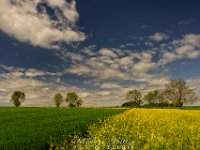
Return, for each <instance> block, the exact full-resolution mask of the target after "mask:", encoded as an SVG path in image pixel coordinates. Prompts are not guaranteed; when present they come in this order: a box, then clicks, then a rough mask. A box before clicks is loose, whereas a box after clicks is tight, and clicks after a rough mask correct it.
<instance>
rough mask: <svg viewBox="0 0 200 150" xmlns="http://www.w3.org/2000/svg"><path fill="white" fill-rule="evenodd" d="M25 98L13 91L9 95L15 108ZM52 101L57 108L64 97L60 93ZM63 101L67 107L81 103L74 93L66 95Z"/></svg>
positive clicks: (22, 94)
mask: <svg viewBox="0 0 200 150" xmlns="http://www.w3.org/2000/svg"><path fill="white" fill-rule="evenodd" d="M25 98H26V96H25V93H24V92H21V91H14V92H13V94H12V95H11V102H12V103H13V104H14V105H15V106H16V107H19V106H20V105H21V104H22V103H23V102H24V101H25ZM53 101H54V103H55V105H56V106H57V107H59V106H60V105H61V104H62V103H63V102H64V97H63V96H62V95H61V94H60V93H56V94H55V95H54V97H53ZM65 101H66V102H67V103H69V107H78V106H81V105H82V103H83V101H82V99H81V98H80V97H79V96H78V95H77V94H76V93H75V92H69V93H67V95H66V98H65Z"/></svg>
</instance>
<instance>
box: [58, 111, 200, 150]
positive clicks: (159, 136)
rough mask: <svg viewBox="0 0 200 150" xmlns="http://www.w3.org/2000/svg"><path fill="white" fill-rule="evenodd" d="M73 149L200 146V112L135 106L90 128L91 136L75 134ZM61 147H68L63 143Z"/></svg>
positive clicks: (153, 149)
mask: <svg viewBox="0 0 200 150" xmlns="http://www.w3.org/2000/svg"><path fill="white" fill-rule="evenodd" d="M73 144H74V145H73V147H71V148H72V149H83V150H85V149H96V150H97V149H98V150H102V149H134V150H139V149H149V150H158V149H159V150H161V149H162V150H163V149H164V150H172V149H176V150H198V149H200V111H199V110H178V109H131V110H128V111H126V112H124V113H122V114H119V115H116V116H113V117H110V118H109V119H107V120H106V121H104V122H103V123H101V124H99V123H98V124H93V125H92V126H90V128H89V135H88V137H87V138H83V137H82V138H80V137H78V136H76V137H74V141H73ZM60 148H65V149H68V148H67V145H65V144H63V145H61V146H60Z"/></svg>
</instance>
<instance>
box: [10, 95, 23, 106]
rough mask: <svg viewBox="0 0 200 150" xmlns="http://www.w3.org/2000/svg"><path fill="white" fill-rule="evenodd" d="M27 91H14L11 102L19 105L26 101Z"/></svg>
mask: <svg viewBox="0 0 200 150" xmlns="http://www.w3.org/2000/svg"><path fill="white" fill-rule="evenodd" d="M25 98H26V96H25V93H24V92H21V91H14V92H13V94H12V95H11V102H12V103H13V104H14V105H15V106H16V107H19V106H20V105H21V103H23V102H24V101H25Z"/></svg>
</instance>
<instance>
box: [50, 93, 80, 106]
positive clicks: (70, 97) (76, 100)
mask: <svg viewBox="0 0 200 150" xmlns="http://www.w3.org/2000/svg"><path fill="white" fill-rule="evenodd" d="M53 99H54V103H55V105H56V106H57V107H59V106H60V105H61V104H62V103H63V102H64V98H63V96H62V95H61V94H60V93H57V94H55V95H54V98H53ZM65 101H66V102H68V103H69V107H78V106H81V105H82V103H83V101H82V99H81V98H80V97H79V96H78V95H77V94H76V93H75V92H69V93H67V95H66V98H65Z"/></svg>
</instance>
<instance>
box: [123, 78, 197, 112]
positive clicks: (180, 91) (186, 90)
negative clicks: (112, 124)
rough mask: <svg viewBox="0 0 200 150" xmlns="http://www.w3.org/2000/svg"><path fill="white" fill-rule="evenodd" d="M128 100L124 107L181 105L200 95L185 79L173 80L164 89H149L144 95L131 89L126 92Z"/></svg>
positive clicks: (192, 101) (194, 99)
mask: <svg viewBox="0 0 200 150" xmlns="http://www.w3.org/2000/svg"><path fill="white" fill-rule="evenodd" d="M126 99H127V101H128V102H126V103H124V104H122V106H123V107H126V106H131V107H179V108H182V107H183V105H184V104H192V103H194V102H195V101H196V100H198V97H197V95H196V93H195V92H194V90H193V89H192V88H190V87H189V86H188V85H187V83H186V82H185V81H184V80H171V81H170V82H169V83H167V84H165V89H164V90H163V91H159V90H154V91H149V92H147V93H146V94H145V95H143V96H142V93H141V91H139V90H131V91H129V92H128V93H127V94H126Z"/></svg>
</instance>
